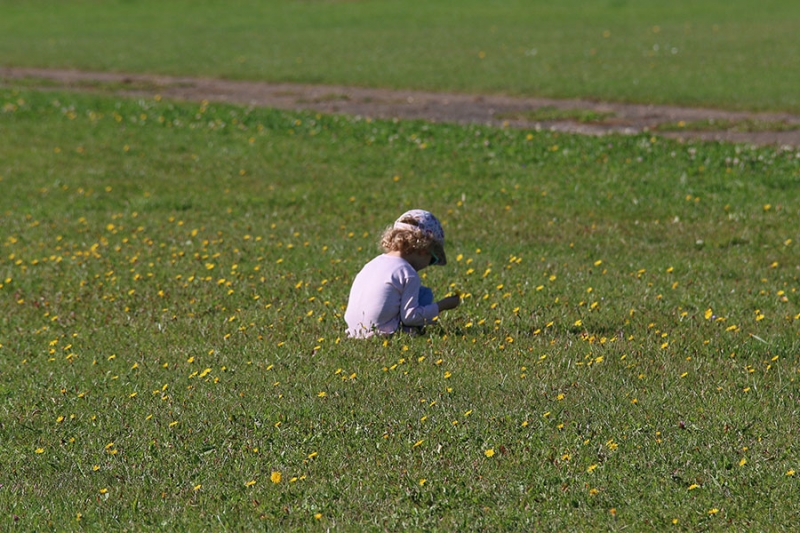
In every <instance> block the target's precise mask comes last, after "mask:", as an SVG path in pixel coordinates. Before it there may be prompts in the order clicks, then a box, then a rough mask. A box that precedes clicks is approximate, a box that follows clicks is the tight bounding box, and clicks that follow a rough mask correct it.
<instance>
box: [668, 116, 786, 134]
mask: <svg viewBox="0 0 800 533" xmlns="http://www.w3.org/2000/svg"><path fill="white" fill-rule="evenodd" d="M654 129H655V130H656V131H734V132H741V133H753V132H761V131H796V130H798V129H800V124H797V123H792V122H788V121H786V120H757V119H714V118H709V119H704V120H695V121H689V122H686V121H679V122H670V123H666V124H659V125H657V126H656V127H655V128H654Z"/></svg>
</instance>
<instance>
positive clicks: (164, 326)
mask: <svg viewBox="0 0 800 533" xmlns="http://www.w3.org/2000/svg"><path fill="white" fill-rule="evenodd" d="M126 5H129V6H131V7H130V9H134V6H135V4H126ZM293 6H294V5H293ZM293 8H294V9H300V7H297V6H294V7H293ZM324 8H326V9H332V8H333V6H330V5H327V4H324ZM287 9H288V8H287ZM0 110H1V111H0V113H2V114H0V180H1V181H0V186H2V189H3V194H2V195H0V227H2V236H1V237H2V241H1V242H2V245H1V247H0V316H2V318H1V319H0V345H1V346H0V362H1V365H2V366H0V464H2V465H3V467H2V469H0V508H2V509H3V510H4V514H3V517H2V518H0V520H2V524H3V529H4V530H8V531H14V530H18V531H31V530H48V529H57V530H87V531H109V530H123V531H125V530H130V531H133V530H144V529H151V530H159V529H160V530H195V531H199V530H212V531H213V530H231V531H233V530H237V531H239V530H243V531H252V530H257V529H265V530H278V529H281V530H285V529H294V530H326V529H328V528H333V529H343V530H390V531H396V530H400V529H415V530H444V531H452V530H460V531H466V530H525V531H530V530H551V531H568V530H611V531H614V530H623V529H624V530H629V531H630V530H633V531H655V530H663V529H666V528H670V529H671V530H674V531H722V530H730V529H734V530H750V531H757V530H758V531H763V530H775V531H779V530H792V529H793V528H794V527H795V525H796V524H797V522H798V519H800V516H799V513H798V510H797V507H796V506H795V505H793V504H792V503H791V502H793V501H797V496H798V490H799V488H800V487H799V486H798V482H799V480H798V476H797V475H796V474H795V472H796V471H797V470H799V469H800V454H799V453H798V444H797V442H798V439H797V431H798V427H800V416H799V410H798V394H799V393H800V390H798V389H799V387H798V384H799V382H798V378H800V362H799V361H798V351H799V350H800V335H798V323H800V322H798V321H800V305H799V303H798V292H797V291H798V286H800V280H799V279H798V276H799V273H800V259H798V257H800V254H798V251H797V246H798V241H800V235H798V230H797V228H798V227H800V212H799V211H798V207H797V206H798V205H800V157H798V154H797V153H794V152H791V151H788V152H787V151H781V150H775V149H750V148H747V147H742V146H733V145H722V144H679V143H677V142H672V141H667V140H664V139H660V138H656V137H648V136H634V137H614V136H612V137H606V138H590V137H580V136H569V135H559V134H556V133H549V132H526V131H517V130H507V129H490V128H486V127H477V126H471V127H460V126H452V125H441V124H440V125H431V124H426V123H423V122H402V121H401V122H391V121H367V120H361V119H355V118H346V117H332V116H322V115H314V114H308V113H285V112H278V111H272V110H263V109H246V108H240V107H228V106H223V105H207V104H196V105H195V104H188V103H187V104H175V103H171V102H167V101H161V100H160V99H158V98H156V99H155V100H152V99H149V100H138V101H137V100H119V99H112V98H108V97H100V96H87V95H78V94H69V93H58V92H32V91H29V90H25V89H20V90H13V89H8V88H6V89H2V90H0ZM418 206H419V207H425V208H428V209H431V210H432V211H434V212H435V213H437V214H438V215H439V216H440V218H441V219H442V220H443V222H444V224H445V230H446V232H447V239H448V241H447V242H448V244H447V247H448V257H449V258H450V261H451V264H450V265H448V266H447V267H445V268H443V269H432V270H431V271H430V272H426V280H425V282H426V284H429V285H431V286H432V287H433V288H434V290H435V291H436V292H437V294H439V295H444V294H446V293H447V292H452V291H456V290H457V291H460V292H461V293H462V295H463V296H464V304H463V305H462V306H461V307H460V308H458V309H457V310H455V311H452V312H449V313H447V314H446V315H445V316H443V317H442V319H441V321H440V323H439V324H438V325H437V326H435V327H431V328H429V331H428V334H427V335H425V336H423V337H418V338H411V337H405V336H397V337H394V338H391V339H386V340H383V339H373V340H368V341H351V340H348V339H346V338H343V330H344V321H343V319H342V314H343V309H344V305H345V303H346V297H347V292H348V290H349V285H350V283H351V281H352V279H353V277H354V275H355V274H356V272H357V271H358V270H359V269H360V268H361V266H362V265H363V264H364V263H365V262H367V261H368V260H369V259H371V258H372V257H373V256H374V255H375V254H376V253H377V252H378V250H377V245H376V241H377V239H378V235H379V233H380V231H381V229H382V228H383V227H384V226H385V225H387V224H389V223H390V222H391V221H392V220H393V219H394V217H396V216H397V214H399V213H400V212H402V211H404V210H405V209H407V208H410V207H418Z"/></svg>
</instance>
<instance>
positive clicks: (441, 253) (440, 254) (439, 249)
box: [433, 242, 447, 266]
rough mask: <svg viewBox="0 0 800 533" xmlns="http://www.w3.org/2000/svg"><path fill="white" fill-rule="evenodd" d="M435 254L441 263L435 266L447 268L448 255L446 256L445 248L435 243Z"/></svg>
mask: <svg viewBox="0 0 800 533" xmlns="http://www.w3.org/2000/svg"><path fill="white" fill-rule="evenodd" d="M433 253H435V254H436V257H438V258H439V261H438V262H437V263H436V264H435V265H434V266H445V265H446V264H447V255H445V253H444V246H442V244H441V243H438V242H434V243H433Z"/></svg>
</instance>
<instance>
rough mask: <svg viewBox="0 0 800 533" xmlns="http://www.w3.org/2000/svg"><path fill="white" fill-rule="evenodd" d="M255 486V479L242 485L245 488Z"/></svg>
mask: <svg viewBox="0 0 800 533" xmlns="http://www.w3.org/2000/svg"><path fill="white" fill-rule="evenodd" d="M255 484H256V480H255V479H251V480H250V481H248V482H247V483H245V484H244V486H245V487H252V486H253V485H255Z"/></svg>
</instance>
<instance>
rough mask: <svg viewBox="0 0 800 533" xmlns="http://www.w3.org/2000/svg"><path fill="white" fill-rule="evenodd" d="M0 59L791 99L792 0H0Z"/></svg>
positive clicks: (315, 78) (311, 79)
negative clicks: (199, 0) (29, 0)
mask: <svg viewBox="0 0 800 533" xmlns="http://www.w3.org/2000/svg"><path fill="white" fill-rule="evenodd" d="M0 8H1V9H2V13H3V16H2V17H0V65H4V66H37V67H61V68H78V69H87V70H105V71H117V72H151V73H158V74H169V75H199V76H205V77H213V78H233V79H261V80H270V81H285V82H286V81H288V82H303V83H316V84H346V85H358V86H371V87H392V88H415V89H423V90H436V91H457V92H465V93H476V92H477V93H487V92H490V93H504V94H525V95H537V96H546V97H554V98H588V99H600V100H606V101H632V102H639V103H645V104H654V103H656V104H664V103H669V104H682V105H690V106H705V107H715V108H717V107H723V108H735V109H772V110H786V111H793V112H798V111H800V99H798V98H799V97H798V91H797V87H799V86H800V51H799V50H798V39H797V35H798V34H800V26H799V24H800V23H799V22H798V21H800V16H798V15H800V12H798V4H797V2H796V0H762V1H760V2H755V1H754V0H704V1H703V2H694V1H689V0H676V1H672V2H660V1H657V0H637V1H627V0H608V1H603V2H597V1H587V0H561V1H559V2H545V1H541V0H539V1H532V0H496V1H493V2H485V1H483V0H460V1H459V2H458V4H457V6H456V5H455V4H454V3H453V2H452V1H449V0H424V1H422V0H381V1H379V2H378V1H372V2H366V1H362V2H351V1H302V2H301V1H288V0H258V1H255V0H237V1H236V2H221V1H219V0H214V1H205V2H195V1H186V0H171V1H169V2H160V1H154V0H140V1H137V2H124V1H120V0H116V1H104V2H98V1H96V0H84V1H79V2H78V1H74V2H63V1H55V0H36V1H32V2H19V1H8V0H6V1H0Z"/></svg>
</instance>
